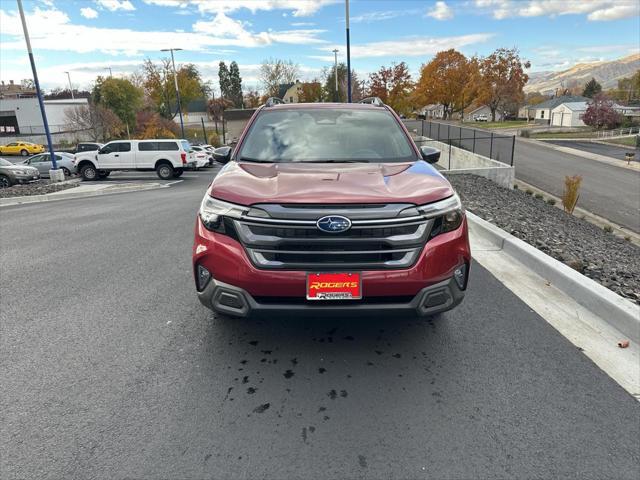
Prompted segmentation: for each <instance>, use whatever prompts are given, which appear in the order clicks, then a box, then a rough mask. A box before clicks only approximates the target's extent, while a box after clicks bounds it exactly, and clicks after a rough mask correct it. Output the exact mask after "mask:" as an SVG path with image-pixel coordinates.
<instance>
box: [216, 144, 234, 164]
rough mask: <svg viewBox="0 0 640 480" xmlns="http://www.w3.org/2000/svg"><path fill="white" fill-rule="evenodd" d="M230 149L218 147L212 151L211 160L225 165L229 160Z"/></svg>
mask: <svg viewBox="0 0 640 480" xmlns="http://www.w3.org/2000/svg"><path fill="white" fill-rule="evenodd" d="M232 150H233V149H232V148H231V147H220V148H216V149H215V150H214V151H213V159H214V160H215V161H216V162H219V163H227V162H228V161H229V160H231V151H232Z"/></svg>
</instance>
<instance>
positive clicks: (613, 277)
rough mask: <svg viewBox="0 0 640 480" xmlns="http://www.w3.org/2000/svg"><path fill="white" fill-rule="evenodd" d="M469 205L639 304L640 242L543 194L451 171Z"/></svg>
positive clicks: (488, 218) (547, 252)
mask: <svg viewBox="0 0 640 480" xmlns="http://www.w3.org/2000/svg"><path fill="white" fill-rule="evenodd" d="M447 178H448V179H449V181H450V182H451V184H452V185H453V186H454V188H455V189H456V191H457V192H458V194H459V195H460V197H461V198H462V202H463V203H464V205H465V207H466V208H467V209H468V210H470V211H472V212H473V213H475V214H476V215H478V216H479V217H481V218H483V219H485V220H487V221H489V222H491V223H493V224H495V225H497V226H498V227H500V228H502V229H503V230H505V231H507V232H509V233H511V234H512V235H514V236H515V237H518V238H520V239H522V240H524V241H525V242H527V243H528V244H530V245H533V246H534V247H536V248H537V249H538V250H540V251H542V252H544V253H546V254H547V255H550V256H552V257H553V258H555V259H557V260H560V261H561V262H563V263H565V264H567V265H569V266H570V267H571V268H574V269H575V270H577V271H579V272H580V273H582V274H584V275H585V276H587V277H589V278H591V279H593V280H595V281H596V282H599V283H600V284H602V285H604V286H605V287H607V288H609V289H610V290H613V291H614V292H616V293H617V294H619V295H621V296H623V297H626V298H628V299H629V300H631V301H633V302H635V303H637V304H640V248H639V247H637V246H636V245H634V244H632V243H631V242H627V241H625V240H623V239H620V238H618V237H615V236H614V235H612V234H611V233H607V232H605V231H604V230H603V229H601V228H598V227H597V226H595V225H593V224H591V223H589V222H586V221H584V220H581V219H580V218H578V217H574V216H573V215H569V214H567V213H565V212H563V211H562V210H560V209H558V208H557V207H554V206H551V205H548V204H547V203H545V201H544V200H543V199H539V198H535V197H534V196H532V195H527V194H526V193H525V192H523V191H521V190H509V189H506V188H502V187H500V186H499V185H497V184H496V183H494V182H492V181H490V180H487V179H486V178H483V177H478V176H476V175H447Z"/></svg>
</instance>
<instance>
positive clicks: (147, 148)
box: [138, 142, 158, 152]
mask: <svg viewBox="0 0 640 480" xmlns="http://www.w3.org/2000/svg"><path fill="white" fill-rule="evenodd" d="M138 150H139V151H141V152H152V151H154V150H158V142H140V143H139V144H138Z"/></svg>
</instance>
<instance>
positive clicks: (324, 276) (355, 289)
mask: <svg viewBox="0 0 640 480" xmlns="http://www.w3.org/2000/svg"><path fill="white" fill-rule="evenodd" d="M360 298H362V281H361V278H360V273H308V274H307V300H358V299H360Z"/></svg>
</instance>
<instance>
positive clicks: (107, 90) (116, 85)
mask: <svg viewBox="0 0 640 480" xmlns="http://www.w3.org/2000/svg"><path fill="white" fill-rule="evenodd" d="M92 96H93V101H94V102H95V103H96V105H101V106H103V107H105V108H108V109H110V110H112V111H113V112H114V113H115V114H116V115H117V116H118V118H119V119H120V120H121V121H122V123H124V124H125V125H126V126H128V127H129V129H130V130H133V129H134V128H135V125H136V112H137V111H138V110H139V109H140V107H141V106H142V98H143V92H142V89H140V88H138V87H136V86H135V85H133V84H132V83H131V82H130V81H129V80H127V79H126V78H115V77H109V78H104V77H98V78H97V79H96V83H95V85H94V86H93V91H92Z"/></svg>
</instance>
